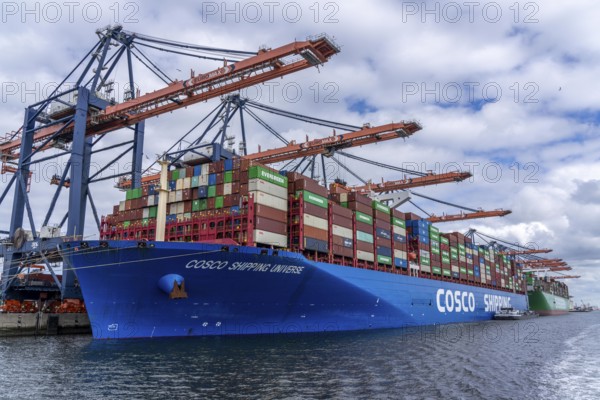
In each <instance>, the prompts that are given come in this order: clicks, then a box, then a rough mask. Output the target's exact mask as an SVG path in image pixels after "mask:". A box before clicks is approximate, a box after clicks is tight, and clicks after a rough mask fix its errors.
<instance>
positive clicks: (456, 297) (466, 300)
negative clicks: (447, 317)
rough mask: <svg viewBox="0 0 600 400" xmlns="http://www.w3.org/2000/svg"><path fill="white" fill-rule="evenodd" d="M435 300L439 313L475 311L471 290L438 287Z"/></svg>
mask: <svg viewBox="0 0 600 400" xmlns="http://www.w3.org/2000/svg"><path fill="white" fill-rule="evenodd" d="M435 300H436V305H437V309H438V311H439V312H441V313H446V312H474V311H475V295H474V294H473V293H472V292H462V291H460V290H445V289H438V291H437V293H436V296H435Z"/></svg>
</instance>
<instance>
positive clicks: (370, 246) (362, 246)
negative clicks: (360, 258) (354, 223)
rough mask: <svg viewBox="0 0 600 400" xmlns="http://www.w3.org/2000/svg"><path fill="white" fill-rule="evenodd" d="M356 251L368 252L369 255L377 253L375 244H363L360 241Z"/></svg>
mask: <svg viewBox="0 0 600 400" xmlns="http://www.w3.org/2000/svg"><path fill="white" fill-rule="evenodd" d="M356 250H360V251H366V252H369V253H375V249H374V246H373V243H367V242H362V241H360V240H357V241H356Z"/></svg>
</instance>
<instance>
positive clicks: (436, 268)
mask: <svg viewBox="0 0 600 400" xmlns="http://www.w3.org/2000/svg"><path fill="white" fill-rule="evenodd" d="M432 270H433V273H434V274H436V275H441V274H442V269H441V268H440V267H433V268H432Z"/></svg>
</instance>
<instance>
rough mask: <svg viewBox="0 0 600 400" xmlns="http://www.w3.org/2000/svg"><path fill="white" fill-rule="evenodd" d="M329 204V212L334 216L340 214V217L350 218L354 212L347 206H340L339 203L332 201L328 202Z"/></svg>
mask: <svg viewBox="0 0 600 400" xmlns="http://www.w3.org/2000/svg"><path fill="white" fill-rule="evenodd" d="M329 204H330V207H331V213H332V214H333V215H334V216H335V215H338V216H341V217H345V218H350V219H352V215H353V214H354V213H353V212H352V210H350V209H349V208H346V207H342V206H340V205H339V204H335V203H332V202H330V203H329Z"/></svg>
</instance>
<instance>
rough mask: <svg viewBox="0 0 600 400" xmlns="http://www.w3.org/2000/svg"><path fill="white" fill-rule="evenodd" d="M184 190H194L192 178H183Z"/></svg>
mask: <svg viewBox="0 0 600 400" xmlns="http://www.w3.org/2000/svg"><path fill="white" fill-rule="evenodd" d="M183 188H184V189H191V188H192V178H183Z"/></svg>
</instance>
